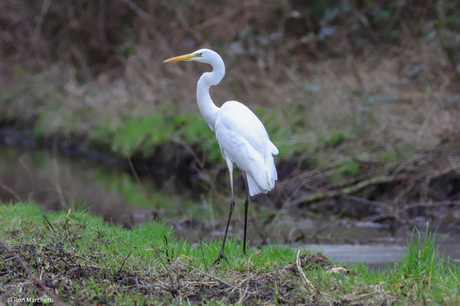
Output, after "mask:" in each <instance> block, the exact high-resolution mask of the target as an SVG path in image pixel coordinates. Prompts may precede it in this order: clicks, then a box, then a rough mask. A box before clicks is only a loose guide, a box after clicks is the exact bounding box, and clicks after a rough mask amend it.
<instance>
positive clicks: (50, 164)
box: [0, 145, 460, 269]
mask: <svg viewBox="0 0 460 306" xmlns="http://www.w3.org/2000/svg"><path fill="white" fill-rule="evenodd" d="M163 175H164V174H163ZM154 182H155V180H154V179H153V178H139V179H138V180H136V179H135V178H134V176H133V175H131V174H130V173H128V172H126V171H123V170H121V169H119V168H117V167H114V166H110V165H108V164H104V163H101V162H94V161H90V160H85V159H83V158H72V157H69V156H63V155H61V154H59V153H54V152H53V151H50V150H39V149H36V148H34V149H26V148H23V147H14V146H8V145H0V200H1V201H2V202H5V203H8V202H14V201H16V200H22V201H26V200H28V199H33V200H34V201H35V202H36V203H38V204H39V205H40V206H42V207H43V208H45V209H46V210H54V211H55V210H62V209H69V208H70V207H72V206H73V205H76V204H77V205H83V206H84V207H85V208H88V207H89V208H90V212H91V213H92V214H96V215H101V216H102V217H103V218H104V220H106V221H108V222H114V223H117V224H122V226H123V227H125V228H127V229H129V228H130V227H132V226H135V225H136V224H141V223H143V222H146V221H148V220H152V219H158V220H160V221H162V222H166V223H168V224H171V225H172V226H173V227H174V231H175V235H176V236H177V237H179V238H186V239H187V240H188V241H189V242H191V243H199V241H200V239H203V238H205V239H221V236H222V234H223V230H224V227H225V222H226V217H227V213H226V209H227V205H228V203H220V204H221V205H218V206H217V207H216V205H215V203H214V204H210V203H209V202H208V201H207V200H206V195H202V199H201V200H196V199H192V198H191V192H190V191H187V190H183V191H181V192H180V193H178V192H177V190H176V189H175V188H164V187H162V188H161V189H160V188H158V187H157V186H156V185H155V183H154ZM167 185H168V183H166V186H167ZM242 207H243V205H242V200H241V199H237V207H236V212H235V215H234V217H233V219H232V220H234V221H235V222H232V225H231V228H230V230H229V237H230V239H231V236H233V235H238V237H242V230H243V228H242V224H243V222H242V213H241V212H242V209H241V208H242ZM267 220H271V221H270V222H267ZM420 231H421V232H423V231H424V229H423V228H420ZM411 233H412V229H411V228H409V227H408V226H397V227H394V226H391V225H381V224H377V223H372V222H351V221H343V220H342V221H335V222H331V221H327V220H313V219H312V218H310V217H308V216H307V214H306V213H305V211H300V210H298V209H297V210H292V209H291V210H287V209H281V210H276V209H274V208H263V209H260V208H257V209H256V207H254V206H253V207H250V220H249V222H248V237H249V240H250V241H251V244H252V245H253V246H254V245H258V244H261V243H274V244H275V243H277V244H287V245H292V246H295V247H298V246H302V247H305V248H310V249H316V250H322V251H323V252H324V253H325V254H326V255H328V256H330V257H331V258H333V259H335V260H339V261H341V262H344V263H347V262H363V263H367V264H368V265H369V266H370V267H371V268H373V269H385V268H386V267H387V266H388V265H389V266H390V267H392V265H393V264H394V263H395V262H398V261H399V260H400V259H401V254H402V253H403V252H404V250H405V246H406V245H407V241H408V239H409V237H410V235H411ZM436 239H437V243H439V245H440V252H441V254H444V256H449V257H450V259H451V260H452V261H460V226H459V225H446V226H443V227H439V228H438V232H437V235H436Z"/></svg>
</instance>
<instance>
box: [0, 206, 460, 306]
mask: <svg viewBox="0 0 460 306" xmlns="http://www.w3.org/2000/svg"><path fill="white" fill-rule="evenodd" d="M0 208H1V209H0V222H1V224H2V227H1V228H0V237H1V239H0V240H1V241H2V242H3V243H4V244H5V245H6V246H7V247H8V249H9V250H6V249H5V248H4V247H0V301H3V302H6V301H11V303H8V304H13V305H20V304H22V303H21V302H18V301H21V299H22V298H42V300H43V301H45V300H46V301H49V298H52V299H53V300H54V302H57V301H56V298H58V299H59V301H61V302H64V303H67V304H72V305H86V304H96V303H97V304H99V305H132V304H134V303H136V304H144V303H147V304H150V303H153V304H159V303H164V304H167V305H169V304H196V303H210V304H211V305H213V304H218V303H219V304H221V303H224V304H231V303H237V302H239V303H242V304H251V305H253V304H264V305H266V304H269V305H271V304H283V303H305V304H308V303H315V304H325V303H340V304H345V305H355V304H360V305H362V304H364V305H388V304H392V303H396V304H404V305H435V304H439V305H457V304H458V303H459V302H460V287H459V278H460V269H458V266H456V264H452V263H449V261H448V260H445V259H442V258H441V257H440V254H439V253H438V250H437V248H436V246H435V245H434V234H431V233H428V232H427V233H426V235H423V234H420V233H414V236H413V239H412V240H411V241H410V242H409V245H408V247H409V248H408V252H407V253H406V254H405V255H404V257H403V259H402V261H401V263H399V264H397V265H395V267H389V269H388V270H385V271H378V272H375V271H372V270H369V269H368V268H367V267H366V266H365V265H362V264H347V265H343V264H342V263H336V262H331V261H330V260H329V259H328V258H327V257H325V256H324V255H322V254H321V253H317V252H316V251H311V250H297V249H294V248H289V247H285V246H266V247H262V248H261V249H258V250H255V249H250V250H249V254H248V255H247V256H242V255H241V249H240V247H239V245H238V243H237V242H236V241H230V242H229V244H228V247H227V249H226V252H227V255H228V262H227V261H223V262H221V263H220V264H219V265H218V266H212V265H210V263H211V262H212V260H213V259H214V258H215V256H216V255H217V253H218V250H219V246H220V242H213V241H211V242H202V243H200V244H198V245H190V244H188V243H187V242H186V241H183V240H179V241H178V240H176V239H174V238H173V237H172V236H171V231H172V229H171V228H169V227H166V226H164V225H162V224H159V223H147V224H144V225H142V226H140V227H136V228H133V229H132V230H131V231H126V230H124V229H122V228H120V227H118V226H114V225H110V224H105V223H103V221H102V220H101V219H100V218H98V217H95V216H91V215H89V214H88V213H87V212H85V211H81V210H78V209H75V208H72V209H70V210H69V211H68V212H59V213H49V212H43V211H41V210H40V208H39V207H38V206H37V205H35V204H33V203H16V204H2V205H1V206H0ZM17 257H19V258H21V259H22V262H23V265H22V266H21V264H20V263H19V261H18V259H17ZM26 268H30V270H31V273H32V274H33V275H34V276H35V279H33V278H31V276H30V275H28V273H27V270H26ZM40 286H42V287H40ZM43 287H45V288H47V289H49V291H50V293H51V295H50V293H48V295H47V293H45V291H44V289H43ZM52 294H54V295H55V296H54V297H53V296H52ZM15 299H16V301H17V302H14V301H15Z"/></svg>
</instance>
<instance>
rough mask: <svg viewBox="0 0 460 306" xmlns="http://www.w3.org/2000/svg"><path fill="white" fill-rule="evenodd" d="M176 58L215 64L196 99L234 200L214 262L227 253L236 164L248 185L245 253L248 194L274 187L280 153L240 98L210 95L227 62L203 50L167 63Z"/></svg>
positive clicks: (198, 87) (244, 247)
mask: <svg viewBox="0 0 460 306" xmlns="http://www.w3.org/2000/svg"><path fill="white" fill-rule="evenodd" d="M175 61H197V62H202V63H206V64H209V65H211V66H212V68H213V71H212V72H206V73H204V74H203V75H202V76H201V78H200V79H199V81H198V84H197V92H196V98H197V102H198V107H199V109H200V112H201V114H202V115H203V118H204V119H205V120H206V122H207V123H208V124H209V127H210V128H211V130H213V131H215V133H216V138H217V141H218V142H219V146H220V149H221V152H222V156H223V157H224V159H225V160H226V162H227V166H228V170H229V172H230V186H231V192H232V201H231V203H230V212H229V216H228V222H227V228H226V230H225V235H224V241H223V244H222V249H221V251H220V254H219V256H218V257H217V258H216V260H215V261H214V263H216V262H218V261H219V260H220V259H221V258H226V257H225V254H224V248H225V240H226V238H227V232H228V226H229V224H230V219H231V216H232V211H233V207H234V205H235V198H234V192H233V164H235V165H237V166H238V168H240V169H241V170H242V171H243V177H244V179H245V185H246V201H245V203H244V205H245V218H244V238H243V254H246V227H247V211H248V205H249V195H248V194H250V195H251V196H253V195H256V194H259V193H267V192H268V191H270V190H272V189H273V188H274V187H275V181H276V180H277V179H278V174H277V172H276V167H275V162H274V159H273V155H276V154H278V152H279V151H278V149H277V148H276V146H275V145H274V144H273V143H272V142H271V141H270V138H269V136H268V133H267V131H266V130H265V127H264V125H263V124H262V122H261V121H260V120H259V118H257V116H256V115H255V114H254V113H253V112H252V111H251V110H250V109H249V108H248V107H247V106H245V105H244V104H242V103H240V102H237V101H228V102H226V103H224V104H223V105H222V107H220V108H219V107H217V106H216V105H215V104H214V102H213V101H212V99H211V96H210V95H209V88H210V87H211V86H213V85H217V84H219V82H220V81H221V80H222V78H223V77H224V75H225V65H224V62H223V61H222V58H221V57H220V56H219V54H217V53H216V52H214V51H212V50H209V49H201V50H198V51H195V52H193V53H190V54H186V55H182V56H178V57H173V58H170V59H168V60H166V61H164V62H165V63H169V62H175Z"/></svg>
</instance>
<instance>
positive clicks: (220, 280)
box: [159, 255, 256, 295]
mask: <svg viewBox="0 0 460 306" xmlns="http://www.w3.org/2000/svg"><path fill="white" fill-rule="evenodd" d="M159 256H161V257H164V258H168V259H170V260H174V259H173V258H169V257H167V256H164V255H159ZM176 262H177V263H179V264H181V265H184V266H187V267H189V268H192V269H193V270H195V271H197V272H199V273H201V274H203V275H205V276H207V277H210V278H212V279H214V280H216V281H218V282H220V283H222V284H225V285H227V286H229V287H231V288H236V289H238V288H237V287H235V286H233V285H232V284H230V283H227V282H226V281H224V280H222V279H220V278H218V277H216V276H213V275H211V274H209V273H206V272H204V271H201V270H200V269H197V268H195V267H194V266H192V265H189V264H186V263H185V262H182V261H180V260H176ZM238 290H242V289H238ZM248 293H249V294H252V295H255V294H256V292H251V291H248Z"/></svg>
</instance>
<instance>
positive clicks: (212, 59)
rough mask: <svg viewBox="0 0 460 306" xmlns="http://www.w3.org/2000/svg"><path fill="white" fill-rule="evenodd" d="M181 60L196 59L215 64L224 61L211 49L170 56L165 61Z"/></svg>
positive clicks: (196, 60)
mask: <svg viewBox="0 0 460 306" xmlns="http://www.w3.org/2000/svg"><path fill="white" fill-rule="evenodd" d="M179 61H195V62H201V63H206V64H210V65H213V64H215V63H218V62H222V58H221V57H220V56H219V54H217V53H216V52H214V51H212V50H209V49H200V50H197V51H195V52H192V53H190V54H185V55H181V56H176V57H173V58H169V59H167V60H165V61H163V63H170V62H179Z"/></svg>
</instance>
